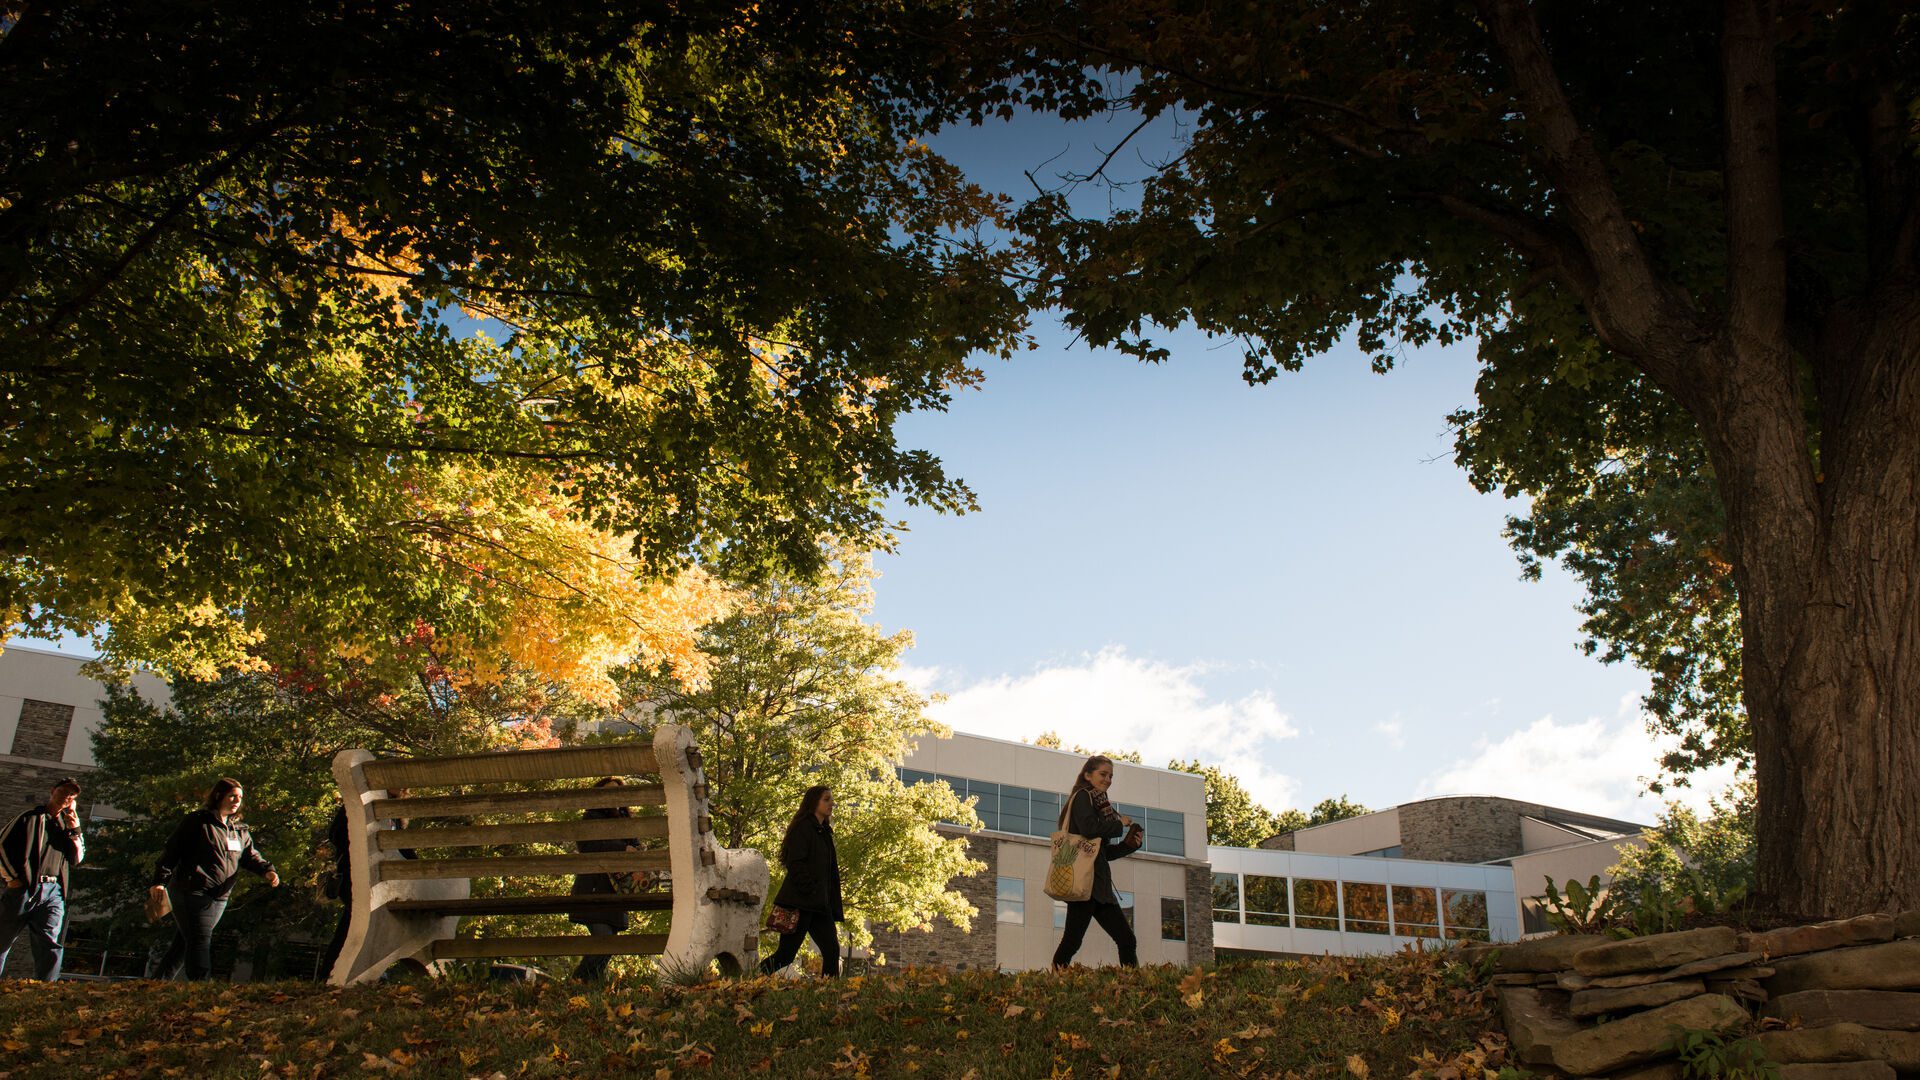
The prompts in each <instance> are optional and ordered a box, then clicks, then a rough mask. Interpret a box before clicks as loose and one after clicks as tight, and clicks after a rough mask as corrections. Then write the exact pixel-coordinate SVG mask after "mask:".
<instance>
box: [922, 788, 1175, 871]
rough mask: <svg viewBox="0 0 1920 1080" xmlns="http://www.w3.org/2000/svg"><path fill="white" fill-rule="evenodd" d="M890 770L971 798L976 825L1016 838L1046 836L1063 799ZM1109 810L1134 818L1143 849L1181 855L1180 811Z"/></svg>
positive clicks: (1050, 793) (1057, 823)
mask: <svg viewBox="0 0 1920 1080" xmlns="http://www.w3.org/2000/svg"><path fill="white" fill-rule="evenodd" d="M895 772H897V773H898V774H899V776H900V782H901V783H903V784H906V785H907V786H909V787H911V786H913V785H914V784H928V783H933V782H935V781H938V782H941V783H944V784H946V785H947V786H948V787H950V788H952V789H953V793H954V794H955V795H958V796H959V797H960V798H962V799H968V798H971V799H973V800H974V805H973V810H974V813H976V814H978V815H979V816H980V824H981V826H982V827H984V828H988V829H993V830H995V831H997V832H1010V833H1015V834H1017V835H1020V836H1051V835H1053V831H1054V830H1055V829H1057V828H1059V827H1060V807H1061V806H1062V805H1063V803H1062V801H1061V795H1060V793H1059V792H1057V791H1042V790H1040V789H1039V788H1023V787H1015V786H1014V785H1012V784H994V783H989V782H987V781H985V780H969V779H967V778H966V777H964V776H947V775H945V774H935V773H930V772H921V771H920V770H918V769H908V768H904V767H901V768H896V769H895ZM1114 809H1115V810H1117V811H1119V812H1120V813H1122V814H1125V815H1127V816H1128V817H1130V818H1132V819H1133V820H1134V821H1136V822H1139V823H1140V827H1141V828H1142V829H1144V830H1146V843H1145V846H1144V850H1146V851H1150V852H1153V853H1155V854H1157V855H1173V856H1178V857H1182V858H1184V857H1185V856H1186V854H1187V816H1186V815H1185V814H1183V813H1180V812H1179V811H1177V810H1160V809H1157V808H1155V807H1151V806H1136V805H1133V804H1131V803H1116V804H1114Z"/></svg>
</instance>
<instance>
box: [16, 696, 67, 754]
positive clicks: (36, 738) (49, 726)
mask: <svg viewBox="0 0 1920 1080" xmlns="http://www.w3.org/2000/svg"><path fill="white" fill-rule="evenodd" d="M72 730H73V706H71V705H56V704H54V703H53V702H51V701H34V700H33V699H32V698H28V699H27V700H25V701H22V702H21V703H20V726H19V727H18V728H16V729H14V733H13V750H12V751H11V752H12V754H13V756H15V757H26V758H38V759H40V760H42V761H59V760H61V759H63V758H65V757H66V756H67V735H68V734H69V733H70V732H72Z"/></svg>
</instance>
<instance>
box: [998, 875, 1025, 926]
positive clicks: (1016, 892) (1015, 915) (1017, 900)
mask: <svg viewBox="0 0 1920 1080" xmlns="http://www.w3.org/2000/svg"><path fill="white" fill-rule="evenodd" d="M994 918H995V919H997V920H998V921H1000V922H1003V923H1013V924H1014V925H1015V926H1025V925H1026V924H1027V883H1026V882H1025V881H1023V880H1021V879H1020V878H1017V877H1003V878H1000V879H999V882H998V885H997V887H996V889H995V891H994Z"/></svg>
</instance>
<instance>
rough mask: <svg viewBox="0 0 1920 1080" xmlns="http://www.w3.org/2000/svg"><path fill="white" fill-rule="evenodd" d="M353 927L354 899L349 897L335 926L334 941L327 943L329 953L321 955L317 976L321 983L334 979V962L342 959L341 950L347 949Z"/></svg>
mask: <svg viewBox="0 0 1920 1080" xmlns="http://www.w3.org/2000/svg"><path fill="white" fill-rule="evenodd" d="M352 927H353V898H352V897H348V898H347V903H346V907H345V909H344V910H342V911H341V912H340V921H339V922H337V923H335V924H334V927H333V940H332V941H329V942H327V951H326V952H324V953H321V954H320V972H319V974H318V975H317V976H316V978H318V979H319V980H320V981H321V982H326V981H327V980H328V979H331V978H332V977H333V965H334V962H335V961H337V960H339V959H340V950H341V949H343V948H346V945H347V931H348V930H349V929H351V928H352Z"/></svg>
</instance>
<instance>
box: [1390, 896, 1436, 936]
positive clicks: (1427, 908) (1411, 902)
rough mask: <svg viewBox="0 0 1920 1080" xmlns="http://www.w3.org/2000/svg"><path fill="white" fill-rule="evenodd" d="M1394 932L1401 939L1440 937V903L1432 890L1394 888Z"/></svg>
mask: <svg viewBox="0 0 1920 1080" xmlns="http://www.w3.org/2000/svg"><path fill="white" fill-rule="evenodd" d="M1393 932H1394V933H1396V934H1398V935H1400V936H1401V937H1439V936H1440V901H1439V900H1438V899H1437V898H1436V896H1435V894H1434V891H1433V890H1432V889H1429V888H1423V887H1419V886H1414V885H1395V886H1394V887H1393Z"/></svg>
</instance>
